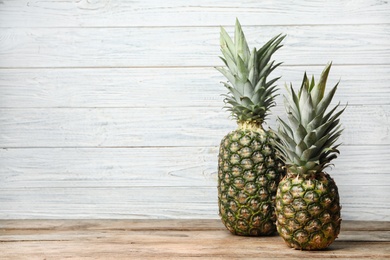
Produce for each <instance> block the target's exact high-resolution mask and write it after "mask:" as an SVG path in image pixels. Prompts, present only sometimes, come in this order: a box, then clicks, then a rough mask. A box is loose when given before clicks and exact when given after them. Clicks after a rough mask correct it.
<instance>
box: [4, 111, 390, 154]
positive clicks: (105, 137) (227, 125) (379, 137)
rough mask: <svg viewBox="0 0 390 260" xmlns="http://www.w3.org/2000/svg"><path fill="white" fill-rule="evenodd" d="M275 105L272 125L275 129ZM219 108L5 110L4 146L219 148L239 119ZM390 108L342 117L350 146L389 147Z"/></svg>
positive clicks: (355, 112)
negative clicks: (376, 145) (224, 137)
mask: <svg viewBox="0 0 390 260" xmlns="http://www.w3.org/2000/svg"><path fill="white" fill-rule="evenodd" d="M283 113H284V108H282V107H280V106H279V107H276V108H275V109H273V116H272V117H270V120H268V122H269V126H271V127H273V128H275V127H276V123H275V120H276V115H281V117H282V118H283V117H284V116H282V114H283ZM228 116H229V114H228V113H227V112H226V111H223V110H222V109H221V108H216V107H212V108H211V107H209V108H204V107H183V108H181V109H177V108H72V109H62V108H51V109H46V108H32V109H0V125H1V132H0V144H1V147H5V148H10V147H75V146H81V147H112V146H116V147H129V146H130V147H137V146H216V145H219V142H220V140H221V139H222V137H223V136H224V135H225V134H227V133H228V132H229V131H232V130H234V129H236V127H237V126H236V123H235V122H233V121H232V120H230V119H229V118H228ZM389 118H390V106H389V105H383V106H352V105H351V106H349V107H348V108H347V110H346V111H345V113H344V114H343V117H342V123H343V125H344V126H345V132H344V133H345V134H344V135H343V136H342V138H341V142H343V143H344V144H347V145H350V144H355V145H372V144H378V145H379V144H380V145H389V144H390V135H389Z"/></svg>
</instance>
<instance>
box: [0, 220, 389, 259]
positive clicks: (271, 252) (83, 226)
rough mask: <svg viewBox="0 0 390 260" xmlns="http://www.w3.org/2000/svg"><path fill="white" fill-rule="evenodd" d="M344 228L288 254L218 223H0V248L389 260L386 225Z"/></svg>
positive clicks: (273, 242)
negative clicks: (324, 244)
mask: <svg viewBox="0 0 390 260" xmlns="http://www.w3.org/2000/svg"><path fill="white" fill-rule="evenodd" d="M344 223H345V225H342V231H341V234H340V237H339V238H338V239H337V240H336V241H335V242H334V243H333V244H332V245H331V246H330V247H329V248H328V249H327V250H323V251H313V252H307V251H299V250H292V249H290V248H289V247H287V246H286V245H285V244H284V242H283V240H282V239H281V238H280V237H278V236H270V237H258V238H254V237H239V236H233V235H231V234H230V233H229V232H228V231H227V230H226V229H225V228H224V227H223V226H222V224H221V223H220V221H219V220H196V219H195V220H186V221H180V220H170V221H161V220H157V221H156V220H149V221H147V222H146V221H139V220H134V221H132V220H130V221H129V220H121V221H112V220H98V221H97V220H92V221H91V220H85V221H78V220H67V221H64V220H59V221H46V220H40V221H25V220H21V221H12V222H10V221H4V220H2V221H0V226H2V233H1V234H0V241H1V242H2V243H0V249H1V251H2V256H3V257H4V259H14V258H18V259H31V258H77V259H91V258H93V259H111V258H126V259H134V258H136V259H140V258H142V259H156V258H159V259H161V258H164V259H165V258H169V259H172V258H173V259H177V258H188V257H197V258H201V259H205V258H207V259H226V258H237V259H238V258H240V259H241V258H245V259H270V258H275V257H276V258H287V259H302V258H305V259H306V258H308V259H313V258H321V259H335V258H342V259H378V258H379V259H385V258H388V257H390V250H389V245H390V242H389V240H390V232H389V231H388V228H389V222H374V223H367V222H360V223H359V222H347V221H346V222H343V224H344ZM365 224H370V226H371V227H372V229H368V228H365V227H364V226H365ZM360 230H361V231H360ZM376 230H380V231H376Z"/></svg>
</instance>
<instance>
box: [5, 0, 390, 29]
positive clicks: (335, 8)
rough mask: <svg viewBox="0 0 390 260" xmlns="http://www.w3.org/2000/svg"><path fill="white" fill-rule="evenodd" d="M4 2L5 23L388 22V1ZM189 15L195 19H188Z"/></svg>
mask: <svg viewBox="0 0 390 260" xmlns="http://www.w3.org/2000/svg"><path fill="white" fill-rule="evenodd" d="M1 3H2V4H1V6H0V12H1V15H0V25H1V26H2V27H63V26H65V27H70V26H72V27H79V26H83V27H87V26H92V27H95V26H103V27H106V26H119V27H122V26H177V25H180V26H198V25H201V26H211V25H212V26H218V25H231V24H234V19H235V17H238V18H240V20H241V22H242V23H243V24H256V25H278V24H290V25H296V24H334V25H338V24H365V23H386V22H389V19H388V13H389V10H390V8H389V4H388V2H386V1H379V0H370V1H347V2H345V1H337V0H329V1H327V2H326V3H325V2H321V1H319V2H314V3H313V2H305V1H299V0H288V1H287V0H286V1H278V2H277V4H276V3H275V2H274V1H262V2H261V4H259V3H258V2H256V1H242V2H240V3H238V2H237V1H233V0H225V1H213V2H210V1H207V0H187V1H185V2H183V1H179V0H170V1H158V0H152V1H150V0H149V1H142V0H137V1H131V2H128V1H124V2H120V4H119V3H117V2H111V1H76V2H75V1H60V2H58V1H27V0H23V1H12V0H3V1H2V2H1ZM189 18H190V19H189Z"/></svg>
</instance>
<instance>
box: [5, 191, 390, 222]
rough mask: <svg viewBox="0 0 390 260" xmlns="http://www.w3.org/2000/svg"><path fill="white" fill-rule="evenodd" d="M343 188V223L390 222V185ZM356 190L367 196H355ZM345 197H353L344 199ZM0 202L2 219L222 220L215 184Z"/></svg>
mask: <svg viewBox="0 0 390 260" xmlns="http://www.w3.org/2000/svg"><path fill="white" fill-rule="evenodd" d="M339 189H340V194H341V203H342V206H343V209H342V218H343V219H345V220H372V221H386V220H388V219H389V214H388V208H389V207H390V203H389V201H388V200H387V197H385V198H383V197H382V196H386V195H383V194H386V192H385V191H386V190H388V189H389V186H377V187H375V188H374V189H366V190H364V187H359V186H352V187H351V186H349V185H339ZM354 189H358V190H360V189H361V190H364V193H361V192H355V194H352V193H353V192H354ZM343 192H344V193H343ZM345 192H346V193H347V194H348V195H349V197H346V196H343V195H345ZM372 198H376V199H372ZM0 202H1V205H2V208H1V211H0V219H91V218H99V219H109V218H114V219H155V218H170V219H193V218H199V219H202V218H203V219H209V218H211V219H215V218H218V204H217V188H216V184H215V186H214V187H192V186H182V187H147V186H145V187H131V186H129V187H115V186H114V187H76V188H73V187H64V188H51V187H45V188H28V187H25V188H22V189H9V188H2V190H1V193H0ZM357 202H359V203H357Z"/></svg>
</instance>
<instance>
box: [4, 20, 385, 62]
mask: <svg viewBox="0 0 390 260" xmlns="http://www.w3.org/2000/svg"><path fill="white" fill-rule="evenodd" d="M332 28H333V27H331V26H272V27H262V28H260V27H252V26H250V27H249V26H248V27H246V28H245V33H246V36H247V39H251V40H250V41H249V45H250V46H259V45H262V44H263V43H264V42H265V41H266V40H267V39H269V38H271V37H273V36H274V35H276V34H279V33H281V32H283V33H286V34H288V37H287V38H286V40H285V42H284V45H285V46H284V47H283V48H282V49H281V50H280V51H279V52H278V53H277V54H276V55H275V59H277V60H280V61H283V62H284V64H285V65H308V64H310V65H323V64H326V63H327V62H329V61H331V60H333V62H334V63H335V64H350V65H352V64H353V65H363V64H382V65H384V64H389V63H388V61H389V59H390V50H389V49H388V42H389V41H390V28H389V26H387V25H385V24H378V25H361V26H356V25H339V26H337V31H335V30H333V29H332ZM231 30H232V29H230V28H229V32H231ZM161 35H164V37H161ZM140 39H142V40H140ZM308 43H310V44H308ZM59 50H61V51H59ZM356 53H358V54H359V55H356ZM219 55H220V51H219V27H180V28H176V27H142V28H139V27H135V28H34V29H32V28H25V29H23V28H20V29H15V28H4V29H2V30H1V31H0V68H26V67H29V68H39V67H45V68H48V67H145V66H146V67H159V66H216V65H217V66H219V65H222V62H221V61H220V60H219V59H218V56H219Z"/></svg>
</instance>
